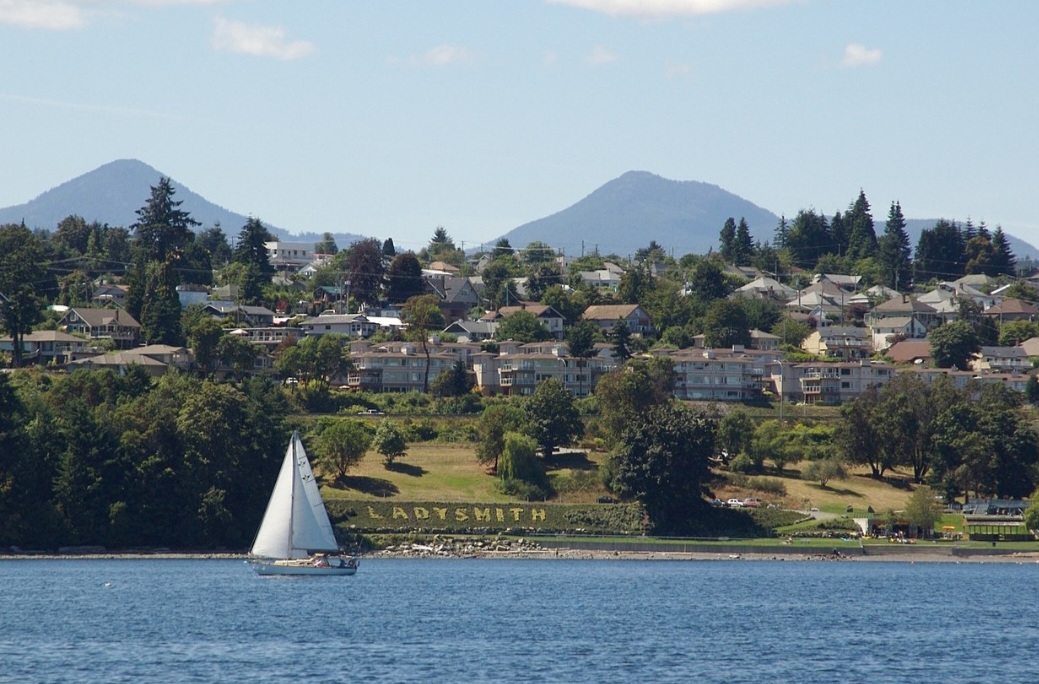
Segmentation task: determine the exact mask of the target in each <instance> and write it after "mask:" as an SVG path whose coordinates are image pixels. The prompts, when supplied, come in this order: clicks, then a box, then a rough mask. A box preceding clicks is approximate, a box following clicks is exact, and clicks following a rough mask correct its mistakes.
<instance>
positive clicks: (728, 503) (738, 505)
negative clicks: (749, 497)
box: [725, 499, 743, 508]
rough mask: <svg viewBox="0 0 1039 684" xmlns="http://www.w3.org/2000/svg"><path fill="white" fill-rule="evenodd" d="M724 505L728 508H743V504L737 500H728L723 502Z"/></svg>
mask: <svg viewBox="0 0 1039 684" xmlns="http://www.w3.org/2000/svg"><path fill="white" fill-rule="evenodd" d="M725 505H726V506H728V507H729V508H743V502H742V501H740V500H739V499H729V500H728V501H726V502H725Z"/></svg>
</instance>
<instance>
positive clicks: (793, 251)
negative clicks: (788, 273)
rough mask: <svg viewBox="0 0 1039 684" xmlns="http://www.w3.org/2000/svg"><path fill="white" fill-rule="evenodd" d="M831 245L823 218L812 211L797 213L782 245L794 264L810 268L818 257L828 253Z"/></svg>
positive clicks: (827, 226) (831, 237)
mask: <svg viewBox="0 0 1039 684" xmlns="http://www.w3.org/2000/svg"><path fill="white" fill-rule="evenodd" d="M832 245H833V236H832V235H831V234H830V226H829V224H828V223H827V221H826V217H825V216H823V215H822V214H817V213H815V211H814V210H812V209H802V210H801V211H799V212H797V216H796V217H795V218H794V222H793V223H792V224H791V226H790V229H789V230H788V231H787V236H786V240H785V243H784V247H785V248H786V249H788V250H789V251H790V257H791V259H792V260H793V263H794V264H796V265H798V266H801V267H802V268H811V267H812V266H815V264H816V263H817V262H818V261H819V257H821V256H822V255H823V254H827V253H829V252H830V250H831V247H832Z"/></svg>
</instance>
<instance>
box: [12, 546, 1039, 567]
mask: <svg viewBox="0 0 1039 684" xmlns="http://www.w3.org/2000/svg"><path fill="white" fill-rule="evenodd" d="M947 551H951V549H949V550H947ZM357 558H359V559H360V560H361V561H362V562H363V561H364V560H367V559H417V560H428V559H465V560H486V559H506V560H547V561H551V560H589V561H597V560H599V561H602V560H624V561H729V562H733V561H750V562H757V561H782V562H785V561H790V562H813V561H814V562H848V561H850V562H860V563H861V562H865V563H877V562H884V563H952V564H958V563H1016V564H1036V563H1039V551H1027V552H1022V551H1009V550H1008V551H1007V552H1005V553H999V552H997V553H991V552H989V553H965V554H962V555H954V554H952V553H940V552H937V550H935V549H926V548H922V549H920V550H919V551H917V550H915V549H914V550H912V551H909V552H907V551H900V552H898V553H883V552H882V551H880V550H877V551H876V552H874V553H866V554H862V553H846V552H841V551H838V552H837V553H836V554H834V553H831V552H826V551H823V550H818V551H816V550H808V549H806V550H805V551H803V552H799V553H790V552H789V551H787V550H782V551H779V550H776V551H773V550H772V549H765V548H762V549H760V550H757V549H755V550H754V551H752V552H747V551H746V550H745V549H741V550H733V551H732V552H727V551H724V550H712V551H625V550H604V549H582V548H530V547H528V548H523V549H473V550H466V551H461V550H457V551H456V550H450V551H447V550H434V549H431V548H428V547H423V548H420V549H411V548H404V549H401V548H397V549H391V550H381V551H372V552H368V553H362V554H358V555H357ZM248 559H249V556H248V554H246V553H231V552H175V551H156V552H147V551H126V552H118V551H103V552H90V553H69V552H67V553H48V552H25V553H11V552H3V553H0V561H32V560H46V561H54V560H240V561H247V560H248Z"/></svg>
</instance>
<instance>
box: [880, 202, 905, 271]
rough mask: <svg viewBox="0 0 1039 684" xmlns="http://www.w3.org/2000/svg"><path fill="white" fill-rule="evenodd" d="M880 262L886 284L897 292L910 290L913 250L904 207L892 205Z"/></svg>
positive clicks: (885, 226) (883, 239) (881, 243)
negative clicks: (907, 230)
mask: <svg viewBox="0 0 1039 684" xmlns="http://www.w3.org/2000/svg"><path fill="white" fill-rule="evenodd" d="M879 247H880V262H881V264H882V267H883V272H884V284H885V285H887V286H888V287H890V288H894V289H895V290H899V291H902V290H908V289H909V286H910V284H911V280H912V261H911V260H910V257H911V254H912V250H911V248H910V245H909V234H908V233H906V220H905V217H904V216H903V215H902V206H901V205H900V204H899V203H898V202H892V203H891V209H889V210H888V215H887V223H885V224H884V235H883V237H881V238H880V245H879Z"/></svg>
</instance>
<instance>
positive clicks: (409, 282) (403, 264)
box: [386, 252, 426, 304]
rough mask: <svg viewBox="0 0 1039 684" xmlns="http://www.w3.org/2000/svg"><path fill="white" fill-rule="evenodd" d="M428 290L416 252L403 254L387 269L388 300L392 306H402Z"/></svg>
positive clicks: (395, 258) (394, 258) (396, 257)
mask: <svg viewBox="0 0 1039 684" xmlns="http://www.w3.org/2000/svg"><path fill="white" fill-rule="evenodd" d="M425 290H426V283H425V281H424V280H423V279H422V264H420V263H419V261H418V257H416V256H415V253H414V252H402V253H400V254H398V255H397V256H395V257H393V261H391V262H390V266H389V268H388V269H386V299H388V300H389V302H390V303H391V304H402V303H404V302H406V301H408V300H409V299H411V298H412V297H416V296H418V295H420V294H422V293H423V292H425Z"/></svg>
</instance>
